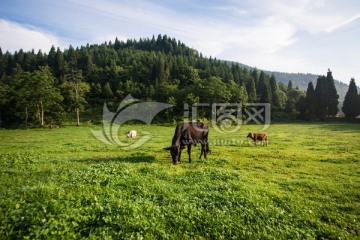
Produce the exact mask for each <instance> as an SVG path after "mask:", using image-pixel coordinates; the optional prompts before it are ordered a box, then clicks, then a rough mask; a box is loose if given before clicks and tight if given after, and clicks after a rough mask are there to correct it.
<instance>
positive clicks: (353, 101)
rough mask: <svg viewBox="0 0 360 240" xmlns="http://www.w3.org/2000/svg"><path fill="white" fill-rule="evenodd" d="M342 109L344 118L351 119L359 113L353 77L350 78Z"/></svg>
mask: <svg viewBox="0 0 360 240" xmlns="http://www.w3.org/2000/svg"><path fill="white" fill-rule="evenodd" d="M342 111H343V112H344V114H345V118H347V119H349V120H352V119H354V118H355V117H356V116H358V115H359V114H360V102H359V96H358V91H357V86H356V83H355V79H354V78H352V79H351V80H350V84H349V89H348V91H347V93H346V95H345V100H344V104H343V107H342Z"/></svg>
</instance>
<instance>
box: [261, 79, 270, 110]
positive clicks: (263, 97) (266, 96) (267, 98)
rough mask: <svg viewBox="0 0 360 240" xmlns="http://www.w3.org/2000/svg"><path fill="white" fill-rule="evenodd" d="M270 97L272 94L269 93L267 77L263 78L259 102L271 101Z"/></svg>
mask: <svg viewBox="0 0 360 240" xmlns="http://www.w3.org/2000/svg"><path fill="white" fill-rule="evenodd" d="M260 76H261V75H260ZM260 83H261V82H260V81H259V84H260ZM271 99H272V95H271V89H270V84H269V81H268V80H267V79H265V80H264V81H263V88H262V93H261V98H260V103H271V102H272V101H271Z"/></svg>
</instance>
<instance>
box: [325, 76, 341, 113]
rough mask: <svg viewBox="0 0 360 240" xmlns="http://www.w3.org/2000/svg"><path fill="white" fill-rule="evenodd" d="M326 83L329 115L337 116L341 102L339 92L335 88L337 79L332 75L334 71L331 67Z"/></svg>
mask: <svg viewBox="0 0 360 240" xmlns="http://www.w3.org/2000/svg"><path fill="white" fill-rule="evenodd" d="M326 80H327V82H326V84H327V95H328V96H327V97H328V105H327V108H328V115H329V116H335V115H336V114H337V112H338V104H339V95H338V94H337V91H336V88H335V81H334V78H333V76H332V72H331V71H330V69H329V70H328V72H327V76H326Z"/></svg>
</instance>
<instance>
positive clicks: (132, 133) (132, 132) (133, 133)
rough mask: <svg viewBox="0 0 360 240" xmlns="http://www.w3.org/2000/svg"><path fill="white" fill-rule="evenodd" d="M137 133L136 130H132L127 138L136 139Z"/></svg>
mask: <svg viewBox="0 0 360 240" xmlns="http://www.w3.org/2000/svg"><path fill="white" fill-rule="evenodd" d="M136 134H137V132H136V131H135V130H131V131H130V132H129V133H128V134H126V137H128V138H136Z"/></svg>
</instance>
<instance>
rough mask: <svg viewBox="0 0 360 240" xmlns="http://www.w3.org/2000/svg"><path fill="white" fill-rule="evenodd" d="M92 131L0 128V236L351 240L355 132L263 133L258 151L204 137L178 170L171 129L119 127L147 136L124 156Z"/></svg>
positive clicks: (218, 136)
mask: <svg viewBox="0 0 360 240" xmlns="http://www.w3.org/2000/svg"><path fill="white" fill-rule="evenodd" d="M90 129H95V130H100V129H101V126H82V127H64V128H56V129H52V130H49V129H31V130H0V139H1V142H0V239H13V238H16V239H22V238H25V239H45V238H51V239H79V238H89V239H194V238H195V239H322V238H323V239H359V238H360V142H359V138H358V136H359V133H360V124H345V123H324V124H319V123H313V124H311V123H296V124H272V125H271V126H270V127H269V128H268V129H267V130H266V133H268V135H269V146H268V147H255V146H254V144H253V143H252V142H249V139H246V138H245V137H246V135H247V133H248V132H250V131H258V130H259V129H260V127H259V126H257V125H247V126H243V127H241V129H240V130H239V131H238V132H236V133H229V134H226V133H219V132H217V131H215V130H214V129H212V128H210V134H209V141H210V148H211V150H212V154H210V155H208V159H207V160H198V156H199V154H200V147H194V148H193V153H192V155H193V162H192V163H191V164H189V163H187V153H186V152H184V153H183V155H182V163H181V164H179V165H173V164H172V161H171V157H170V154H169V152H168V151H164V150H163V148H164V147H168V146H170V142H171V139H172V135H173V132H174V126H156V125H150V126H148V125H128V126H124V127H122V129H121V132H120V134H121V136H120V139H121V140H122V141H125V142H126V141H127V142H130V141H136V139H135V140H134V139H125V137H124V136H125V133H126V132H127V131H128V130H131V129H136V130H138V132H140V131H148V132H150V133H151V136H152V138H151V140H150V141H148V142H146V143H145V144H144V145H142V146H141V147H140V148H138V149H132V150H124V149H121V148H120V147H118V146H108V145H105V144H103V143H101V142H100V141H98V140H97V139H96V138H95V137H94V136H93V135H92V133H91V131H90ZM140 137H141V136H140Z"/></svg>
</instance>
